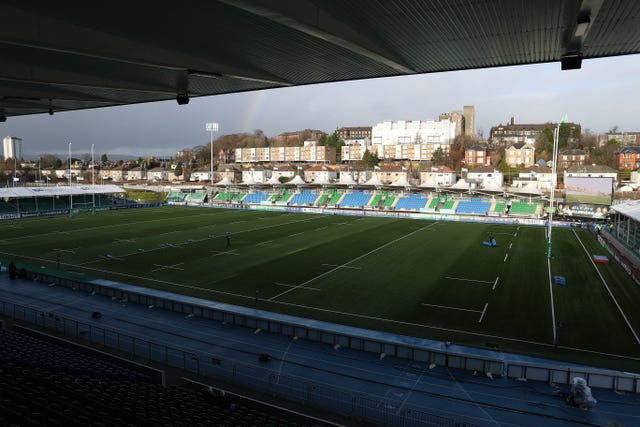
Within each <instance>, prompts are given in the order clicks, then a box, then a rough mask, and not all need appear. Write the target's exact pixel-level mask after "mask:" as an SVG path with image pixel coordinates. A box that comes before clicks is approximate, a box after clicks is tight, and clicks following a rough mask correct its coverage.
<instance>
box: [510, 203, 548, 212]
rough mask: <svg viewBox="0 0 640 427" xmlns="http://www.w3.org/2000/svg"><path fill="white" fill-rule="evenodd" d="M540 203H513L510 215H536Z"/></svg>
mask: <svg viewBox="0 0 640 427" xmlns="http://www.w3.org/2000/svg"><path fill="white" fill-rule="evenodd" d="M538 206H540V204H539V203H527V202H511V208H510V209H509V214H510V215H535V214H536V212H537V209H538Z"/></svg>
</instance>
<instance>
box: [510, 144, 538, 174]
mask: <svg viewBox="0 0 640 427" xmlns="http://www.w3.org/2000/svg"><path fill="white" fill-rule="evenodd" d="M535 151H536V150H535V148H534V146H533V144H531V143H528V142H516V143H514V144H511V145H509V147H507V149H506V150H505V161H506V163H507V165H508V166H509V167H510V168H516V167H520V166H524V167H529V166H531V165H533V164H534V163H535Z"/></svg>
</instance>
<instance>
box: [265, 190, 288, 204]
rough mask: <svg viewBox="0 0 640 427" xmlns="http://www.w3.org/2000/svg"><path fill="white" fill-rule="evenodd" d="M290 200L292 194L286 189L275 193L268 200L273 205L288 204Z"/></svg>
mask: <svg viewBox="0 0 640 427" xmlns="http://www.w3.org/2000/svg"><path fill="white" fill-rule="evenodd" d="M290 198H291V193H290V192H289V191H287V190H286V189H285V190H279V191H278V192H276V193H273V194H272V195H271V196H269V198H268V199H267V200H268V201H269V202H272V203H286V202H287V201H288V200H289V199H290Z"/></svg>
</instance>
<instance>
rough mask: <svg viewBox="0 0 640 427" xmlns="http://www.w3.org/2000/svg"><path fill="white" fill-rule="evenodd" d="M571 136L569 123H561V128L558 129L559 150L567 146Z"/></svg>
mask: <svg viewBox="0 0 640 427" xmlns="http://www.w3.org/2000/svg"><path fill="white" fill-rule="evenodd" d="M570 136H571V128H570V127H569V125H568V124H567V123H560V129H559V130H558V150H562V149H564V148H566V147H567V144H568V143H569V137H570Z"/></svg>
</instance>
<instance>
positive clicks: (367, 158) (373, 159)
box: [362, 149, 380, 167]
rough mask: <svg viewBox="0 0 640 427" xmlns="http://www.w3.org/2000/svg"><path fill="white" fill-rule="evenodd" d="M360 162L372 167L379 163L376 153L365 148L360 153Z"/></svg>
mask: <svg viewBox="0 0 640 427" xmlns="http://www.w3.org/2000/svg"><path fill="white" fill-rule="evenodd" d="M362 163H364V164H365V165H367V166H371V167H373V166H375V165H377V164H378V163H380V158H378V155H377V154H371V151H369V150H368V149H367V150H365V151H364V154H363V155H362Z"/></svg>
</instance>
